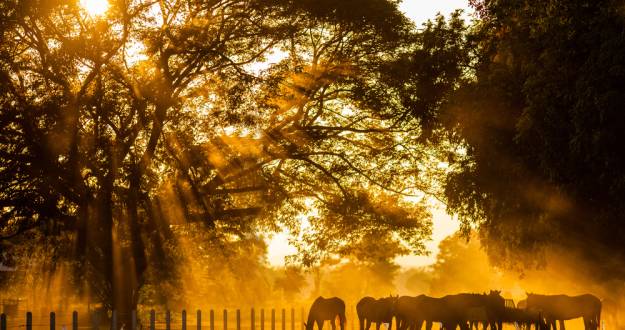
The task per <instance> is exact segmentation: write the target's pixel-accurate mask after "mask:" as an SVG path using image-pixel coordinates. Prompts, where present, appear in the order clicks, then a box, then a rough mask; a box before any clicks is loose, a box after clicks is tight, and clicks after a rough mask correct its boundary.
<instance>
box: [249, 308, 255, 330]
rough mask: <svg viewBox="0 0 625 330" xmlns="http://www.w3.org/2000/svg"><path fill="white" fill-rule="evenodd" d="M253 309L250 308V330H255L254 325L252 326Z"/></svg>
mask: <svg viewBox="0 0 625 330" xmlns="http://www.w3.org/2000/svg"><path fill="white" fill-rule="evenodd" d="M254 316H255V315H254V308H253V307H252V312H251V313H250V330H255V329H254V328H255V327H256V324H254V322H255V320H254Z"/></svg>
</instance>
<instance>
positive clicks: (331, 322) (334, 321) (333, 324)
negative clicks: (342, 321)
mask: <svg viewBox="0 0 625 330" xmlns="http://www.w3.org/2000/svg"><path fill="white" fill-rule="evenodd" d="M330 325H332V330H336V317H335V318H333V319H332V321H330Z"/></svg>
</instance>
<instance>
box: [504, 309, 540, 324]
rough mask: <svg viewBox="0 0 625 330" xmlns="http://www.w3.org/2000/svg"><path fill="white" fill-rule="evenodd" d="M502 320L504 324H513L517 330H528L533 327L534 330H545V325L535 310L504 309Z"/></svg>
mask: <svg viewBox="0 0 625 330" xmlns="http://www.w3.org/2000/svg"><path fill="white" fill-rule="evenodd" d="M502 320H503V322H504V323H513V324H515V325H516V327H517V329H524V330H530V329H531V327H532V325H534V327H535V329H536V330H547V323H545V321H544V319H543V317H542V315H541V314H540V312H538V311H535V310H530V309H526V308H516V307H506V310H505V313H504V316H503V319H502Z"/></svg>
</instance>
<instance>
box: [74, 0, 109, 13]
mask: <svg viewBox="0 0 625 330" xmlns="http://www.w3.org/2000/svg"><path fill="white" fill-rule="evenodd" d="M80 6H81V7H82V8H83V9H84V10H85V11H86V12H87V13H88V14H89V15H91V16H100V15H103V14H104V13H105V12H106V11H107V10H108V9H109V3H108V1H107V0H80Z"/></svg>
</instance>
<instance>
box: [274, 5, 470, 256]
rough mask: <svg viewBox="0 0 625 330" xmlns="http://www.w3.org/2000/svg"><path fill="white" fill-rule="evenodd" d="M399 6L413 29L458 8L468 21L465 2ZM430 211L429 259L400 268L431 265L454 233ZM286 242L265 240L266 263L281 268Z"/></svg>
mask: <svg viewBox="0 0 625 330" xmlns="http://www.w3.org/2000/svg"><path fill="white" fill-rule="evenodd" d="M399 7H400V9H401V10H402V11H403V12H404V13H406V16H408V17H410V18H411V19H412V20H413V21H414V22H415V23H416V24H417V26H420V25H421V23H423V22H425V21H426V20H428V19H430V18H434V17H435V16H436V14H437V13H441V14H443V15H445V16H448V15H449V14H450V13H451V12H453V11H454V10H456V9H458V8H462V9H464V10H465V19H469V18H470V17H469V14H470V9H469V8H468V3H467V0H404V2H403V3H402V4H401V5H400V6H399ZM431 211H432V215H433V219H432V221H433V228H432V240H431V241H429V242H428V243H427V244H426V245H427V247H428V249H429V250H430V251H431V254H430V255H429V256H415V255H409V256H404V257H400V258H397V263H398V264H399V265H401V266H402V267H417V266H425V265H429V264H432V263H434V262H435V261H436V255H437V254H438V244H439V242H440V241H441V240H443V239H444V238H445V237H447V236H449V235H451V234H453V233H455V232H456V231H457V230H458V222H457V221H455V220H454V219H452V218H451V217H450V216H449V215H447V214H446V213H445V210H444V206H443V205H439V206H437V207H434V208H433V209H432V210H431ZM287 239H288V234H286V233H280V234H277V235H274V236H273V238H272V239H271V240H270V241H269V251H268V259H269V263H270V264H272V265H275V266H282V265H284V257H285V256H288V255H291V254H293V253H295V252H296V250H295V248H294V247H293V246H291V245H289V243H288V242H287Z"/></svg>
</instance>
